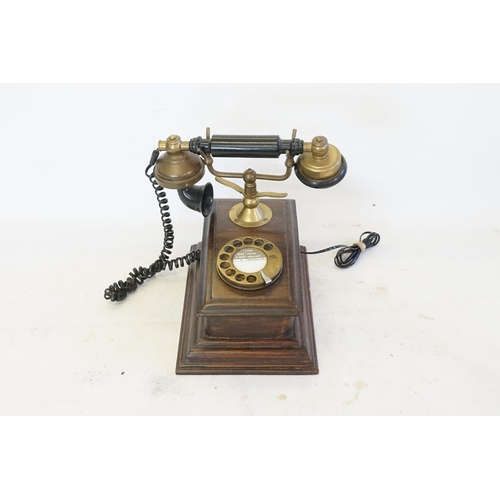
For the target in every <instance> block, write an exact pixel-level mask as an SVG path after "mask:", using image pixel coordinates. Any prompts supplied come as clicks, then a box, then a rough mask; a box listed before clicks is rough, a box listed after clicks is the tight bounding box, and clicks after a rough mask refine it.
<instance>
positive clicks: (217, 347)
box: [104, 129, 379, 374]
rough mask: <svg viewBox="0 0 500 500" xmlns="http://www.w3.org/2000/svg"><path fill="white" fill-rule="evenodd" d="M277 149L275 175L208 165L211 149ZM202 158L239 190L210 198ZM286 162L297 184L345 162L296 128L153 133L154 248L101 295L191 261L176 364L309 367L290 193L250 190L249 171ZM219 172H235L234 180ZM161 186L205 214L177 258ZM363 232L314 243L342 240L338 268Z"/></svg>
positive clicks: (306, 299)
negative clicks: (199, 234) (185, 136)
mask: <svg viewBox="0 0 500 500" xmlns="http://www.w3.org/2000/svg"><path fill="white" fill-rule="evenodd" d="M160 153H163V154H160ZM281 155H285V170H284V172H283V173H281V174H262V173H257V172H256V171H255V170H253V169H247V170H245V172H243V173H241V172H222V171H219V170H216V169H215V168H214V158H217V157H225V158H255V159H258V158H278V157H279V156H281ZM297 156H298V158H297V160H295V157H297ZM205 167H206V168H207V169H208V170H209V172H210V173H211V174H212V175H213V176H214V177H215V179H216V180H217V181H218V182H219V183H221V184H224V185H225V186H228V187H230V188H232V189H234V190H235V191H237V192H238V193H239V194H240V195H242V199H241V200H223V199H214V196H213V187H212V185H211V184H210V183H207V184H205V185H204V186H198V185H196V183H197V182H198V181H199V180H201V179H202V177H203V176H204V173H205ZM292 170H293V171H295V174H296V176H297V177H298V179H299V180H300V181H301V182H302V183H304V184H305V185H306V186H309V187H312V188H316V189H323V188H329V187H332V186H334V185H336V184H337V183H339V182H340V181H341V180H342V179H343V178H344V177H345V175H346V172H347V163H346V161H345V159H344V157H343V156H342V155H341V153H340V151H339V150H338V149H337V148H336V147H335V146H333V145H331V144H329V143H328V140H327V139H326V138H325V137H323V136H317V137H314V138H313V140H312V141H311V142H304V141H302V140H300V139H297V138H296V131H295V130H294V131H293V133H292V138H291V139H290V140H283V139H281V138H280V137H279V136H277V135H214V136H211V135H210V129H207V132H206V137H205V138H201V137H196V138H193V139H191V140H190V141H187V142H185V141H182V140H181V138H180V137H179V136H177V135H171V136H169V137H168V138H167V140H166V141H159V143H158V149H156V150H155V151H154V152H153V154H152V157H151V160H150V162H149V165H148V167H147V168H146V172H145V173H146V176H147V177H148V178H149V180H150V182H151V183H152V185H153V188H154V190H155V193H156V196H157V199H158V202H159V205H160V211H161V217H162V223H163V227H164V245H163V249H162V251H161V253H160V256H159V258H158V259H157V260H156V261H155V262H154V263H153V264H152V265H151V266H149V267H148V268H143V267H139V268H138V269H137V268H134V270H133V272H131V273H130V275H129V277H128V278H127V280H126V281H125V282H123V281H119V282H117V283H114V284H113V285H111V286H110V287H108V288H107V289H106V290H105V293H104V297H105V298H106V299H109V300H111V301H121V300H123V299H124V298H125V297H126V295H127V293H128V292H131V291H133V290H135V289H136V288H137V286H138V285H141V284H142V283H143V282H144V281H145V280H146V279H148V278H150V277H152V276H154V275H155V274H156V273H157V272H159V271H162V270H165V269H166V268H167V267H168V268H169V269H170V270H172V269H173V268H174V267H176V268H178V267H183V266H184V265H190V267H189V271H188V277H187V283H186V293H185V303H184V312H183V317H182V324H181V336H180V343H179V352H178V358H177V368H176V373H178V374H189V373H191V374H193V373H194V374H206V373H211V374H223V373H226V374H228V373H231V374H245V373H248V374H250V373H254V374H270V373H275V374H315V373H318V363H317V355H316V347H315V339H314V327H313V320H312V311H311V299H310V292H309V275H308V269H307V257H306V253H307V252H306V249H305V248H304V247H301V246H300V244H299V241H298V224H297V217H296V213H295V202H294V201H293V200H284V199H283V198H285V197H286V196H287V195H286V193H275V192H260V191H258V189H257V181H258V180H269V181H284V180H286V179H288V178H289V177H290V175H291V173H292ZM228 179H241V180H242V181H243V186H240V185H238V184H236V183H234V182H232V181H230V180H228ZM165 189H175V190H177V192H178V194H179V197H180V199H181V200H182V202H183V203H184V204H185V205H186V206H188V207H189V208H191V209H193V210H196V211H198V212H200V213H201V214H202V215H203V216H204V217H205V224H204V229H203V238H202V241H201V242H200V243H199V244H197V245H193V246H192V247H191V251H190V252H189V253H188V254H187V255H185V256H182V257H179V258H177V259H170V255H171V249H172V246H173V240H174V233H173V227H172V223H171V220H170V214H169V212H168V210H169V208H168V204H167V203H168V202H167V199H166V192H165ZM261 198H270V200H266V201H265V202H261ZM365 234H368V236H367V237H366V238H364V239H362V238H363V236H364V235H365ZM362 238H361V239H360V242H358V243H356V244H355V245H353V246H351V247H347V246H345V245H339V246H336V247H331V248H329V249H325V250H322V251H327V250H330V249H333V248H338V247H342V250H341V252H343V253H342V254H341V253H339V254H338V255H337V258H336V260H337V259H338V260H339V262H340V264H342V263H343V264H344V265H341V266H340V267H347V265H351V264H352V263H353V262H354V261H355V260H356V259H357V256H358V255H359V253H360V252H361V251H363V250H364V249H365V248H367V247H369V246H374V245H376V244H377V243H378V240H379V237H378V235H377V234H376V233H363V235H362ZM314 253H317V252H314ZM339 256H340V257H339ZM337 265H339V264H338V263H337Z"/></svg>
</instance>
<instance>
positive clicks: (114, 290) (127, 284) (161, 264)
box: [104, 149, 200, 302]
mask: <svg viewBox="0 0 500 500" xmlns="http://www.w3.org/2000/svg"><path fill="white" fill-rule="evenodd" d="M159 154H160V152H159V151H158V150H157V149H155V150H154V151H153V153H152V154H151V159H150V161H149V165H148V166H147V167H146V170H145V171H144V173H145V174H146V177H147V178H148V179H149V180H150V182H151V184H152V186H153V189H154V190H155V194H156V199H157V200H158V205H159V206H160V213H161V221H162V224H163V233H164V237H163V248H162V250H161V252H160V256H159V257H158V259H156V260H155V261H154V262H153V263H152V264H151V265H150V266H149V267H142V266H141V267H139V268H138V269H137V268H135V267H134V269H133V270H132V272H130V273H129V277H128V278H127V279H126V280H125V281H122V280H120V281H118V282H115V283H113V284H112V285H110V286H109V287H108V288H106V290H104V298H105V299H106V300H111V302H120V301H122V300H124V299H125V298H126V297H127V295H128V293H129V292H133V291H134V290H136V289H137V287H138V286H139V285H142V284H143V283H144V281H146V280H147V279H149V278H152V277H153V276H154V275H155V274H156V273H159V272H161V271H164V270H165V269H166V268H167V267H168V269H169V271H172V269H173V268H174V267H175V268H176V269H178V268H179V267H184V265H185V264H187V265H188V266H189V265H190V264H192V263H193V262H196V261H198V260H200V251H199V250H195V251H194V252H190V253H188V254H186V255H184V256H183V257H177V258H176V259H172V260H170V254H171V253H172V251H171V250H172V248H173V246H174V228H173V226H172V221H171V219H170V213H169V210H170V207H169V206H168V199H167V195H166V193H165V189H164V188H163V187H162V186H160V185H159V184H158V181H157V180H156V178H155V174H154V168H153V167H154V165H155V163H156V160H157V159H158V156H159Z"/></svg>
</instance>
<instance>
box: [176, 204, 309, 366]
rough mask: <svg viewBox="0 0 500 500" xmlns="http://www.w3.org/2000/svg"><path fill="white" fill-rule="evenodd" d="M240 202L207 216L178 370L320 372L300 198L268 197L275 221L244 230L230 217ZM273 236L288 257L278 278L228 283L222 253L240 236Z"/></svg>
mask: <svg viewBox="0 0 500 500" xmlns="http://www.w3.org/2000/svg"><path fill="white" fill-rule="evenodd" d="M239 201H240V200H214V206H213V210H212V213H211V215H209V216H208V217H207V218H206V219H205V225H204V229H203V241H202V242H201V243H199V244H198V245H195V246H193V247H192V248H191V250H196V249H198V248H199V249H200V250H201V258H200V261H199V262H196V263H194V264H192V265H191V266H190V267H189V271H188V275H187V283H186V295H185V301H184V312H183V316H182V325H181V335H180V342H179V352H178V358H177V367H176V373H177V374H198V375H201V374H256V375H264V374H286V375H289V374H304V375H313V374H317V373H318V361H317V356H316V344H315V339H314V326H313V320H312V311H311V296H310V291H309V273H308V268H307V256H306V255H304V254H301V253H300V252H301V251H305V248H304V247H301V246H300V245H299V242H298V227H297V216H296V211H295V201H293V200H266V202H265V203H266V205H268V206H269V207H270V208H271V210H272V212H273V217H272V219H271V220H270V221H269V222H268V223H267V224H266V225H264V226H261V227H257V228H243V227H239V226H237V225H236V224H234V223H233V222H232V221H231V220H230V219H229V215H228V214H229V211H230V209H231V207H233V206H234V205H235V204H237V203H238V202H239ZM258 237H262V238H266V239H267V240H270V241H272V242H273V243H274V244H275V245H276V246H277V247H278V248H279V250H280V251H281V254H282V256H283V271H282V273H281V276H280V277H279V278H278V280H277V281H276V282H275V283H273V284H271V285H270V286H268V287H266V288H264V289H261V290H239V289H236V288H234V287H232V286H230V285H228V284H226V283H224V282H223V281H222V279H221V278H220V276H219V274H218V272H217V269H216V267H215V266H216V262H217V255H218V252H219V250H220V249H221V248H222V246H223V245H226V243H227V242H228V241H231V240H232V239H237V238H258Z"/></svg>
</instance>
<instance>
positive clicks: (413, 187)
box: [0, 84, 500, 415]
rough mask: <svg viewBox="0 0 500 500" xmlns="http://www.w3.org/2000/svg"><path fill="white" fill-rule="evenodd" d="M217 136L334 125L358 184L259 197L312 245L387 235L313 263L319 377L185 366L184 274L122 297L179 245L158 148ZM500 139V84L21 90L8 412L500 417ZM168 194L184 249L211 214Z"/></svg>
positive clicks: (5, 350) (5, 227) (3, 406)
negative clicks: (346, 265) (134, 278)
mask: <svg viewBox="0 0 500 500" xmlns="http://www.w3.org/2000/svg"><path fill="white" fill-rule="evenodd" d="M206 126H210V127H211V129H212V133H213V134H217V133H223V134H279V135H280V136H281V137H282V138H288V137H289V136H290V133H291V130H292V128H297V129H298V137H300V138H302V139H304V140H307V141H310V140H311V139H312V137H313V136H315V135H318V134H321V135H325V136H326V137H328V139H329V140H330V142H331V143H332V144H335V145H336V146H337V147H338V148H339V149H340V150H341V152H342V153H343V154H344V156H345V157H346V159H347V162H348V164H349V171H348V174H347V176H346V178H345V180H344V181H343V182H342V183H341V184H339V185H338V186H336V187H334V188H332V189H329V190H312V189H309V188H307V187H305V186H303V185H302V184H301V183H300V182H299V181H298V180H297V179H296V178H295V177H293V178H292V179H290V180H288V181H287V182H286V183H280V184H276V183H271V182H269V183H265V182H263V183H261V185H260V188H261V189H265V190H272V191H286V192H288V193H289V197H290V198H292V199H295V200H296V201H297V211H298V218H299V227H300V240H301V243H302V244H304V245H306V246H307V248H308V249H309V250H314V249H319V248H323V247H325V246H330V245H333V244H340V243H352V242H353V241H355V240H357V239H358V237H359V235H360V234H361V233H362V232H363V231H365V230H372V231H377V232H379V233H380V235H381V242H380V244H379V246H378V247H376V248H374V249H370V250H368V251H367V252H366V253H365V254H363V255H362V256H361V257H360V259H359V261H358V263H357V264H356V265H355V266H354V267H353V268H351V269H349V270H345V271H342V270H339V269H337V268H336V267H335V265H334V264H333V257H334V254H333V253H327V254H322V255H318V256H310V258H309V267H310V280H311V295H312V302H313V312H314V321H315V331H316V342H317V350H318V358H319V366H320V374H319V375H317V376H296V377H292V376H211V375H208V376H176V375H175V373H174V370H175V362H176V355H177V345H178V338H179V328H180V317H181V313H182V303H183V296H184V283H185V275H186V271H185V269H181V270H178V271H174V272H172V273H163V274H160V275H158V276H156V277H155V278H153V279H152V280H150V281H148V282H147V284H145V285H143V286H142V287H141V289H139V290H138V291H136V292H135V293H133V294H131V295H130V296H129V297H128V298H127V299H126V300H125V301H124V302H123V303H120V304H112V303H110V302H107V301H105V300H104V299H103V297H102V294H103V290H104V288H105V287H106V286H108V285H109V284H110V283H112V282H113V281H116V280H118V279H123V278H125V277H126V276H127V274H128V272H129V271H130V270H131V269H132V268H133V267H136V266H139V265H149V264H150V263H151V262H152V261H153V260H155V259H156V258H157V256H158V253H159V251H160V248H161V244H162V228H161V224H160V220H159V214H158V208H157V205H156V199H155V197H154V193H153V191H152V189H151V186H150V184H149V182H148V180H147V179H146V177H145V176H144V175H143V170H144V168H145V166H146V165H147V162H148V160H149V157H150V154H151V151H152V150H153V149H154V148H155V147H156V144H157V141H158V140H159V139H165V138H166V137H167V135H169V134H172V133H176V134H179V135H180V136H181V137H182V138H183V139H185V140H187V139H189V138H191V137H195V136H198V135H204V131H205V127H206ZM499 130H500V87H499V86H498V85H455V84H454V85H388V84H380V85H364V84H363V85H347V84H344V85H313V84H310V85H292V84H276V85H222V84H213V85H162V84H155V85H2V86H1V87H0V133H1V137H2V147H1V148H0V165H1V169H0V176H1V177H0V186H1V187H0V189H1V196H0V204H1V210H0V224H1V229H2V245H1V246H0V258H1V262H2V263H3V273H2V274H3V279H2V287H1V290H0V300H1V303H2V322H1V326H0V328H1V330H0V331H1V334H0V413H1V414H36V415H42V414H43V415H45V414H47V415H66V414H71V415H73V414H77V415H78V414H86V415H88V414H93V415H94V414H103V415H108V414H115V415H116V414H118V415H123V414H126V415H130V414H134V415H135V414H163V415H427V414H430V415H492V414H495V415H498V413H499V411H500V385H499V383H498V382H499V380H500V368H499V363H498V359H499V358H498V356H499V353H500V340H499V336H498V333H499V332H500V316H499V314H500V313H499V311H500V308H499V302H500V292H499V287H498V282H499V279H500V266H499V259H498V255H499V251H500V219H499V215H500V202H499V197H498V185H499V181H500V174H499V159H498V158H499V156H498V131H499ZM216 161H218V162H219V163H218V165H219V166H221V165H222V167H223V168H226V167H231V168H233V167H234V168H242V169H243V168H246V167H247V166H255V167H258V168H264V169H267V170H268V171H273V172H276V171H280V172H281V171H282V168H283V167H282V164H283V159H279V160H266V161H262V160H261V162H260V163H259V165H257V164H256V162H252V161H251V160H235V161H234V162H233V163H231V161H228V160H226V161H224V162H222V161H221V160H216ZM209 180H210V181H211V182H212V183H213V184H214V188H215V193H216V196H218V197H234V195H233V193H232V192H231V191H230V190H229V189H227V188H225V187H223V186H221V185H219V184H217V183H215V182H213V179H212V178H211V176H210V175H209V174H207V175H206V176H205V179H204V181H203V182H206V181H209ZM170 201H171V203H170V206H171V214H172V219H173V222H174V226H175V230H176V244H175V249H174V254H175V255H181V254H185V253H186V252H187V251H188V249H189V246H190V245H191V244H192V243H195V242H198V241H199V240H200V237H201V228H202V223H203V221H202V217H201V216H200V215H199V214H196V213H194V212H191V211H189V210H188V209H187V208H185V207H184V206H183V205H182V204H181V203H180V201H179V200H178V199H177V195H176V193H174V192H172V194H171V196H170Z"/></svg>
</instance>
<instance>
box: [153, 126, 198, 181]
mask: <svg viewBox="0 0 500 500" xmlns="http://www.w3.org/2000/svg"><path fill="white" fill-rule="evenodd" d="M158 150H159V151H166V152H165V153H164V154H162V155H161V156H160V157H159V158H158V160H157V161H156V165H155V177H156V179H157V180H158V183H159V184H160V186H163V187H164V188H167V189H184V188H187V187H190V186H192V185H193V184H196V183H197V182H198V181H199V180H200V179H201V178H202V177H203V175H204V173H205V165H204V164H203V162H202V161H201V158H200V157H199V156H198V155H196V154H194V153H190V152H189V151H188V150H187V148H186V147H185V143H183V142H181V138H180V137H179V136H178V135H171V136H170V137H169V138H168V139H167V140H166V141H160V142H159V143H158Z"/></svg>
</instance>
